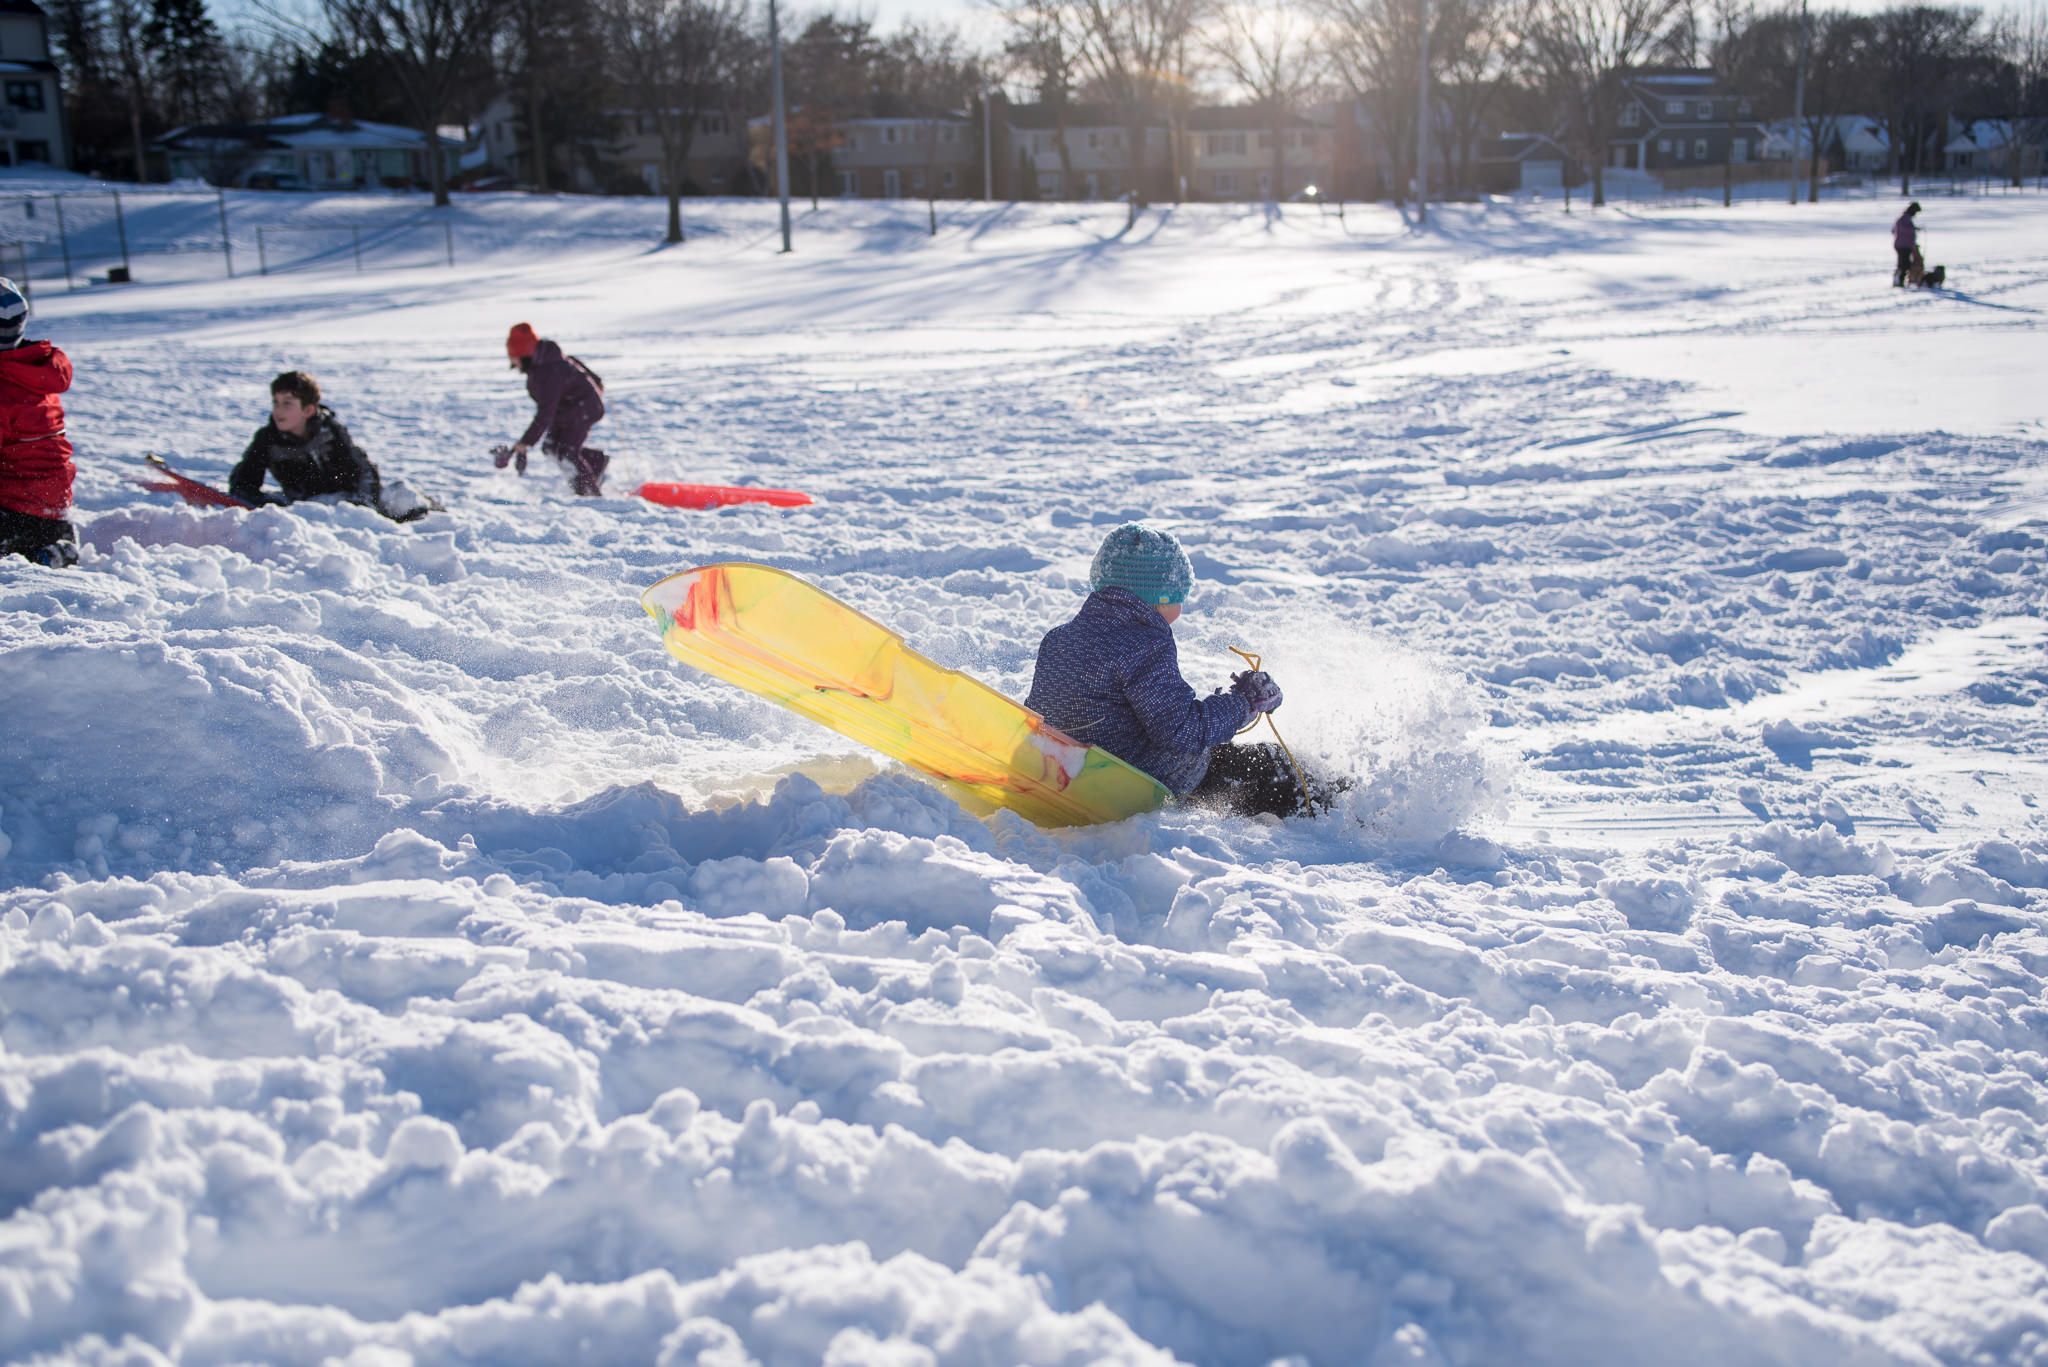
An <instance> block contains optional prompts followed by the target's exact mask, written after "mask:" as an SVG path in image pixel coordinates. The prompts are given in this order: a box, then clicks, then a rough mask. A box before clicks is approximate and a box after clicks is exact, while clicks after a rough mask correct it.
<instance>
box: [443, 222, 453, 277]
mask: <svg viewBox="0 0 2048 1367" xmlns="http://www.w3.org/2000/svg"><path fill="white" fill-rule="evenodd" d="M441 232H442V235H443V236H445V237H446V238H447V239H448V265H449V267H450V268H451V269H452V268H453V267H454V265H455V225H454V224H452V223H450V222H449V221H448V220H447V219H445V218H444V219H442V220H441Z"/></svg>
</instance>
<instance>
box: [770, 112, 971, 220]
mask: <svg viewBox="0 0 2048 1367" xmlns="http://www.w3.org/2000/svg"><path fill="white" fill-rule="evenodd" d="M833 127H834V131H835V138H836V145H834V146H833V148H832V153H831V155H832V171H833V174H834V175H835V176H837V178H838V184H839V193H840V195H842V196H844V197H846V198H849V199H899V198H902V197H904V196H906V195H907V196H909V197H910V198H913V199H968V198H977V199H978V198H980V196H981V188H982V187H981V174H980V172H981V139H980V138H979V137H978V136H977V131H978V125H977V124H976V122H975V121H974V120H973V119H970V118H967V117H965V116H964V115H960V114H931V115H927V116H925V117H922V118H895V119H841V120H839V121H838V122H837V123H835V124H834V126H833ZM768 179H769V181H770V183H771V184H772V183H773V181H774V176H773V173H772V171H771V173H770V175H769V177H768ZM826 183H827V184H828V185H829V184H831V182H830V181H829V180H828V181H827V182H826Z"/></svg>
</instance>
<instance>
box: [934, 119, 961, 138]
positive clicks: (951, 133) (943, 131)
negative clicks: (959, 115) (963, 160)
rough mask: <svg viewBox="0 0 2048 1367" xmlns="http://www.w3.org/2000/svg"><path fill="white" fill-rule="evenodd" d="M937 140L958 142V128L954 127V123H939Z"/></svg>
mask: <svg viewBox="0 0 2048 1367" xmlns="http://www.w3.org/2000/svg"><path fill="white" fill-rule="evenodd" d="M939 141H940V142H958V141H960V130H959V129H958V128H956V127H955V126H954V125H952V124H950V123H948V124H941V125H940V126H939Z"/></svg>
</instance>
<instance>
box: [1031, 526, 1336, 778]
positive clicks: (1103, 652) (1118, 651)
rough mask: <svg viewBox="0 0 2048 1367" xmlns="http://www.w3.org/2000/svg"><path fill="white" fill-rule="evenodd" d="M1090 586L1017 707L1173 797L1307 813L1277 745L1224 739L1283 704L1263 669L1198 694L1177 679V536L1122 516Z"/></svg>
mask: <svg viewBox="0 0 2048 1367" xmlns="http://www.w3.org/2000/svg"><path fill="white" fill-rule="evenodd" d="M1089 585H1090V587H1091V588H1092V589H1093V592H1091V593H1090V594H1089V595H1088V600H1087V601H1086V602H1085V603H1083V604H1082V605H1081V610H1080V612H1078V613H1076V614H1075V616H1074V619H1073V620H1072V621H1071V622H1068V623H1066V624H1065V625H1064V626H1058V627H1054V628H1053V629H1052V630H1051V631H1049V632H1047V633H1046V634H1045V639H1044V641H1042V642H1041V643H1040V644H1039V647H1038V663H1037V666H1036V668H1035V669H1034V670H1033V672H1032V676H1031V692H1030V694H1029V695H1028V696H1026V697H1025V699H1024V705H1025V706H1026V707H1028V708H1030V709H1031V710H1032V711H1034V712H1036V713H1038V715H1040V716H1041V717H1044V718H1045V719H1046V720H1047V721H1048V722H1050V723H1052V724H1053V725H1054V726H1056V727H1058V728H1059V729H1060V730H1062V731H1064V732H1066V733H1067V734H1068V735H1069V736H1072V737H1073V738H1074V739H1075V740H1078V741H1081V742H1082V743H1083V744H1087V745H1099V746H1101V747H1102V748H1103V749H1105V750H1107V751H1109V753H1111V754H1112V755H1115V756H1116V757H1117V758H1118V759H1120V760H1123V761H1124V762H1125V763H1127V764H1130V765H1132V766H1134V767H1136V768H1138V769H1142V770H1144V771H1145V772H1146V773H1148V774H1150V775H1151V776H1152V777H1153V778H1156V779H1158V780H1159V781H1160V783H1162V784H1164V785H1165V786H1166V787H1167V788H1168V789H1170V790H1171V791H1172V792H1173V794H1174V796H1176V797H1181V798H1186V799H1188V800H1190V801H1195V802H1210V803H1214V804H1215V805H1218V806H1223V807H1227V808H1230V809H1232V810H1235V811H1240V812H1245V813H1250V812H1254V811H1270V812H1274V813H1276V814H1277V815H1282V816H1286V815H1292V814H1293V813H1295V812H1298V811H1301V810H1303V808H1304V806H1305V805H1306V800H1305V797H1304V795H1303V794H1302V792H1301V787H1300V784H1299V783H1298V782H1296V781H1295V778H1294V775H1293V773H1292V766H1291V765H1288V764H1287V763H1286V762H1285V760H1284V759H1283V757H1282V756H1281V755H1280V753H1279V752H1278V747H1276V746H1271V745H1233V744H1231V739H1232V737H1234V736H1235V735H1236V734H1237V733H1238V732H1239V731H1241V730H1243V729H1244V728H1245V727H1246V726H1248V725H1250V724H1251V722H1252V720H1253V719H1254V718H1256V717H1258V716H1261V715H1263V714H1264V713H1267V712H1270V711H1272V710H1273V709H1274V708H1276V707H1278V706H1279V705H1280V687H1279V685H1277V684H1275V683H1274V682H1273V680H1272V679H1271V678H1269V677H1268V676H1267V675H1266V673H1265V672H1264V671H1263V670H1258V671H1252V670H1247V671H1246V672H1244V673H1242V674H1237V675H1233V676H1232V678H1231V685H1230V690H1229V691H1228V692H1224V691H1222V690H1220V689H1219V690H1217V691H1216V692H1214V693H1211V694H1210V695H1209V696H1208V697H1200V696H1198V695H1197V694H1196V693H1195V690H1194V689H1193V688H1191V687H1189V686H1188V682H1187V680H1185V679H1183V678H1182V677H1181V673H1180V657H1179V654H1178V652H1177V651H1176V650H1175V649H1174V643H1173V624H1174V622H1176V621H1178V620H1179V618H1180V614H1181V609H1182V605H1183V604H1184V603H1185V602H1186V600H1187V595H1188V590H1189V589H1190V588H1192V587H1193V585H1194V570H1193V567H1192V566H1190V565H1189V564H1188V558H1187V555H1186V554H1185V553H1184V552H1183V551H1182V550H1181V548H1180V542H1179V541H1178V540H1176V539H1175V538H1174V536H1173V534H1172V533H1171V532H1167V531H1163V530H1161V529H1159V528H1156V527H1152V526H1149V525H1147V524H1145V523H1142V522H1126V523H1125V524H1124V525H1123V526H1121V527H1118V528H1117V529H1116V530H1115V531H1113V532H1111V533H1110V534H1109V535H1108V537H1107V538H1105V539H1104V540H1103V543H1102V548H1101V549H1100V550H1098V551H1097V552H1096V553H1095V562H1094V564H1093V566H1091V568H1090V571H1089ZM1268 752H1271V753H1268Z"/></svg>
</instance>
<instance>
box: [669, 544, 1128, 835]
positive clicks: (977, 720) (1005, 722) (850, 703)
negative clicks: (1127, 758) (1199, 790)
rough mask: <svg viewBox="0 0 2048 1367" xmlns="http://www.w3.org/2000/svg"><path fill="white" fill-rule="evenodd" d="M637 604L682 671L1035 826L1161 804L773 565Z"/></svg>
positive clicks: (736, 569)
mask: <svg viewBox="0 0 2048 1367" xmlns="http://www.w3.org/2000/svg"><path fill="white" fill-rule="evenodd" d="M640 605H641V606H642V607H643V608H645V609H646V610H647V613H648V615H649V616H651V617H653V618H654V620H655V622H656V623H657V624H659V626H660V628H661V636H662V641H663V643H664V644H665V645H667V647H668V650H669V653H670V654H672V655H674V656H675V657H676V658H677V659H679V660H681V661H682V662H683V663H684V664H687V665H692V666H694V667H696V668H698V669H701V670H703V671H704V672H705V673H707V674H710V675H713V676H714V677H717V678H720V679H723V680H725V681H726V682H727V683H731V684H737V685H738V686H739V687H741V688H744V689H746V690H747V691H748V692H749V693H753V694H755V695H757V696H759V697H763V698H767V699H769V700H770V701H773V702H778V703H781V704H782V705H783V706H784V707H787V708H789V709H790V710H791V711H792V712H796V713H799V714H801V715H802V716H805V717H808V718H810V719H811V720H812V721H815V722H817V723H819V724H820V725H822V726H827V727H830V728H831V729H832V730H834V731H837V732H838V733H839V734H841V735H843V736H847V737H850V738H852V739H854V740H857V741H860V742H861V743H862V744H864V745H868V746H871V747H873V748H874V749H876V750H879V751H881V752H882V753H883V754H885V755H888V756H889V757H890V758H891V759H896V760H900V761H901V762H903V763H904V764H907V765H909V766H910V767H911V768H913V769H915V770H917V771H918V772H919V773H922V774H925V775H928V776H930V777H931V778H935V779H937V780H939V782H941V783H943V784H945V785H946V787H947V788H948V789H949V790H951V791H952V792H953V793H954V794H955V795H956V796H959V797H961V798H963V799H964V800H967V801H968V802H970V803H971V804H972V805H974V806H975V807H977V808H981V809H986V808H992V807H1006V808H1008V809H1009V810H1011V811H1013V812H1016V813H1017V814H1018V815H1019V816H1022V817H1024V818H1026V819H1027V820H1030V821H1033V822H1036V823H1037V824H1038V825H1041V826H1079V825H1088V824H1092V823H1095V822H1101V821H1119V820H1122V819H1123V818H1124V817H1127V816H1134V815H1136V814H1137V813H1139V812H1149V811H1151V810H1153V809H1154V808H1156V807H1158V806H1160V805H1161V804H1162V803H1164V802H1165V801H1166V799H1167V796H1168V794H1167V791H1166V789H1165V788H1164V787H1162V786H1161V785H1160V784H1159V783H1157V782H1155V781H1154V780H1153V779H1152V778H1151V776H1149V775H1147V774H1144V773H1141V772H1140V771H1139V770H1137V769H1134V768H1132V767H1131V766H1130V765H1128V764H1126V763H1124V762H1123V761H1122V760H1120V759H1118V758H1117V757H1116V756H1114V755H1112V754H1110V753H1109V752H1108V751H1106V750H1101V749H1098V748H1096V747H1094V746H1091V745H1083V744H1081V743H1080V742H1079V741H1077V740H1074V739H1072V738H1071V737H1069V736H1066V735H1064V734H1062V733H1061V732H1059V731H1057V730H1055V729H1054V728H1053V727H1051V726H1049V725H1047V724H1046V722H1045V720H1044V719H1043V718H1041V717H1040V716H1039V715H1038V714H1037V713H1035V712H1032V711H1030V710H1028V709H1027V708H1025V707H1023V706H1021V705H1019V704H1017V703H1015V702H1012V701H1011V700H1010V699H1008V698H1006V697H1004V696H1003V695H1002V694H1000V693H998V692H996V691H995V690H994V689H993V688H990V687H989V686H988V685H987V684H984V683H982V682H980V681H979V680H977V679H973V678H970V677H969V676H967V675H965V674H962V673H960V672H959V671H958V670H953V669H947V668H944V667H943V666H941V665H938V664H935V663H933V662H932V661H931V660H928V659H926V658H925V657H924V656H922V655H920V654H918V653H917V652H916V651H914V650H912V649H911V648H910V647H909V646H907V645H905V644H904V642H903V638H902V637H901V636H898V635H897V634H896V633H895V632H892V631H890V630H889V629H888V628H887V627H885V626H883V625H882V624H881V623H879V622H877V621H875V620H874V619H872V618H870V617H867V616H864V615H863V614H861V613H859V612H857V611H855V610H854V609H853V608H851V607H849V606H847V605H846V604H845V603H842V602H840V601H839V600H838V599H837V598H834V597H833V596H832V595H831V594H828V593H826V592H825V591H824V590H822V589H820V588H817V587H816V586H814V585H812V584H810V583H807V582H806V581H804V580H802V579H799V578H797V577H796V576H795V575H793V574H788V573H785V572H784V571H782V570H776V569H770V568H769V567H768V566H766V565H750V564H723V565H705V566H701V567H699V568H697V569H694V570H685V571H684V572H682V573H681V574H673V575H670V576H669V577H668V578H666V579H664V580H662V581H661V582H660V583H658V584H656V585H654V587H652V588H650V589H648V590H647V592H646V593H644V594H642V595H641V598H640Z"/></svg>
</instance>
